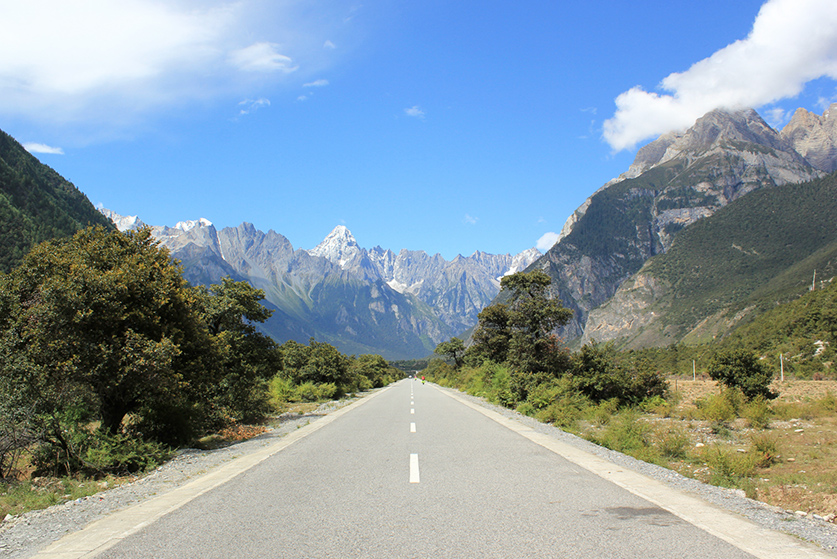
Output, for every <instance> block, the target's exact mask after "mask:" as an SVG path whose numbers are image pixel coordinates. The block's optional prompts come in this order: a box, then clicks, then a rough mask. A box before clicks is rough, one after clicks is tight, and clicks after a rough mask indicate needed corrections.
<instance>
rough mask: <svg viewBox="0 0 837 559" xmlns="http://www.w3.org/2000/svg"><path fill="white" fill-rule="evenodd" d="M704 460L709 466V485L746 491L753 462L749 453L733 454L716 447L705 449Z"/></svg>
mask: <svg viewBox="0 0 837 559" xmlns="http://www.w3.org/2000/svg"><path fill="white" fill-rule="evenodd" d="M704 459H705V460H706V464H707V465H708V466H709V470H710V472H711V473H710V478H709V483H711V484H712V485H718V486H720V487H731V488H739V489H746V488H747V486H748V485H749V484H748V483H747V482H748V481H749V478H750V476H751V475H752V474H753V468H754V466H755V461H754V459H753V455H752V454H749V453H740V452H733V451H731V450H729V449H726V448H721V447H720V446H718V445H713V446H711V447H707V450H706V451H705V453H704Z"/></svg>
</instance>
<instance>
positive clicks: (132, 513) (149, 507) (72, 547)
mask: <svg viewBox="0 0 837 559" xmlns="http://www.w3.org/2000/svg"><path fill="white" fill-rule="evenodd" d="M392 386H393V385H392V384H391V385H389V386H387V387H385V388H383V389H382V390H379V391H378V392H375V393H372V394H369V395H367V396H364V397H363V398H361V399H359V400H358V401H356V402H352V403H351V404H349V405H348V406H344V407H342V408H340V409H338V410H335V411H333V412H331V413H328V414H326V415H325V416H323V417H321V418H319V419H317V420H316V421H314V422H312V423H309V424H308V425H306V426H304V427H300V428H299V429H297V430H296V431H293V432H291V433H288V434H287V435H284V436H282V438H280V439H279V440H278V441H276V442H275V443H273V444H271V445H269V446H266V447H264V448H263V449H261V450H257V451H255V452H251V453H249V454H245V455H244V456H241V457H239V458H235V459H233V460H231V461H229V462H227V463H225V464H223V465H221V466H218V467H217V468H215V469H214V470H211V471H210V472H209V473H207V474H204V475H203V476H201V477H199V478H196V479H194V480H192V481H190V482H189V483H187V484H185V485H181V486H180V487H177V488H175V489H172V490H171V491H169V492H167V493H164V494H162V495H159V496H157V497H152V498H150V499H147V500H145V501H142V502H141V503H138V504H136V505H133V506H131V507H128V508H126V509H123V510H120V511H117V512H115V513H113V514H110V515H108V516H105V517H103V518H100V519H98V520H95V521H93V522H91V523H90V524H88V525H87V526H85V527H84V528H82V529H81V530H78V531H76V532H72V533H70V534H67V535H66V536H64V537H63V538H61V539H59V540H57V541H55V542H53V543H51V544H50V545H48V546H47V547H45V548H44V549H43V550H41V551H39V552H38V553H36V554H35V555H33V556H32V558H33V559H47V558H49V559H83V558H88V557H95V556H96V555H98V554H99V553H102V552H103V551H105V550H106V549H109V548H111V547H113V546H114V545H116V544H117V543H119V542H120V541H121V540H123V539H124V538H126V537H128V536H130V535H131V534H134V533H136V532H138V531H139V530H141V529H142V528H144V527H146V526H148V525H149V524H151V523H153V522H155V521H156V520H159V519H160V518H161V517H163V516H165V515H167V514H169V513H170V512H173V511H175V510H177V509H179V508H180V507H182V506H183V505H185V504H186V503H188V502H189V501H192V500H193V499H195V498H197V497H200V496H201V495H203V494H204V493H206V492H208V491H211V490H212V489H215V488H216V487H218V486H220V485H222V484H224V483H226V482H228V481H229V480H231V479H233V478H234V477H236V476H237V475H239V474H242V473H244V472H245V471H247V470H249V469H250V468H252V467H253V466H256V465H257V464H259V463H261V462H262V461H264V460H266V459H267V458H269V457H271V456H272V455H274V454H276V453H277V452H280V451H281V450H284V449H285V448H287V447H288V446H290V445H292V444H293V443H295V442H296V441H298V440H300V439H302V438H304V437H307V436H308V435H310V434H311V433H314V432H315V431H318V430H319V429H322V428H323V427H325V426H326V425H328V424H329V423H331V422H332V421H334V420H335V419H337V418H338V417H340V416H342V415H344V414H346V413H348V412H350V411H352V410H354V409H356V408H357V407H359V406H361V405H363V404H365V403H366V402H368V401H369V400H371V399H372V398H374V397H375V396H378V395H379V394H381V393H383V392H385V391H387V390H389V389H390V388H391V387H392Z"/></svg>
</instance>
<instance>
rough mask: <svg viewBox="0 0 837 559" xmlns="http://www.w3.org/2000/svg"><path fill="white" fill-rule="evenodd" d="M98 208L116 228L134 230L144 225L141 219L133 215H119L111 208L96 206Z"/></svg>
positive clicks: (123, 230)
mask: <svg viewBox="0 0 837 559" xmlns="http://www.w3.org/2000/svg"><path fill="white" fill-rule="evenodd" d="M98 210H99V212H100V213H101V214H102V215H104V216H105V217H106V218H108V219H109V220H111V221H112V222H113V224H114V225H116V228H117V229H119V230H120V231H122V232H125V231H136V230H138V229H142V228H143V227H146V225H145V223H143V221H142V220H141V219H140V218H139V217H137V216H135V215H119V214H118V213H116V212H115V211H113V210H109V209H107V208H102V207H100V208H98Z"/></svg>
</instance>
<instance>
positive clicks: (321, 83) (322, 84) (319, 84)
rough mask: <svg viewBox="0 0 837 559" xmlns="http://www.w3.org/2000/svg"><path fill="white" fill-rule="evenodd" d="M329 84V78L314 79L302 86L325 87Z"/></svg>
mask: <svg viewBox="0 0 837 559" xmlns="http://www.w3.org/2000/svg"><path fill="white" fill-rule="evenodd" d="M327 85H328V80H314V81H312V82H308V83H304V84H302V87H325V86H327Z"/></svg>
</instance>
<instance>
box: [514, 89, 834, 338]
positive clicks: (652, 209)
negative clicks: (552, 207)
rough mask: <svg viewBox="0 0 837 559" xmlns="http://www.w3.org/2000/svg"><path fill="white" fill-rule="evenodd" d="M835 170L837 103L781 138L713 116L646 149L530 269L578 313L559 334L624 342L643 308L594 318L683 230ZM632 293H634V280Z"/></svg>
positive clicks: (756, 119) (753, 121) (740, 118)
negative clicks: (543, 275) (626, 328)
mask: <svg viewBox="0 0 837 559" xmlns="http://www.w3.org/2000/svg"><path fill="white" fill-rule="evenodd" d="M836 168H837V105H832V106H831V107H830V108H829V109H828V110H827V111H825V113H824V114H823V115H822V116H819V115H815V114H813V113H810V112H808V111H806V110H805V109H799V110H797V111H796V113H795V114H794V116H793V118H792V119H791V121H790V122H789V123H788V125H787V126H785V127H784V128H783V129H782V131H781V132H777V131H776V130H774V129H772V128H771V127H770V126H769V125H767V123H766V122H764V120H763V119H762V118H761V117H760V116H759V115H758V113H757V112H756V111H754V110H752V109H747V110H739V111H724V110H715V111H712V112H710V113H708V114H707V115H705V116H703V117H702V118H700V119H698V121H697V122H696V123H695V125H694V126H693V127H692V128H690V129H689V130H686V131H685V132H680V133H669V134H665V135H663V136H661V137H660V138H658V139H657V140H655V141H653V142H651V143H650V144H648V145H646V146H645V147H643V148H641V149H640V150H639V151H638V152H637V155H636V158H635V161H634V163H633V165H631V167H630V168H629V170H628V171H627V172H626V173H624V174H622V175H621V176H619V177H617V178H616V179H613V180H612V181H610V182H608V183H607V184H605V185H604V186H603V187H602V188H600V189H599V190H598V191H596V192H595V193H594V194H593V195H592V196H590V198H588V199H587V200H586V201H585V202H584V203H583V204H582V205H581V206H580V207H579V208H578V210H576V212H574V214H573V215H571V216H570V217H569V218H568V219H567V222H566V224H565V226H564V228H563V230H562V232H561V236H560V238H559V240H558V242H557V243H556V244H555V245H554V246H553V247H552V248H551V249H550V250H549V251H548V252H547V253H546V254H545V255H544V256H543V257H542V258H540V259H539V260H538V261H537V262H535V263H534V264H533V265H532V267H537V268H540V269H543V270H545V271H546V272H547V273H548V274H549V275H550V276H551V277H552V278H553V287H552V290H553V294H554V295H556V296H558V297H560V298H561V300H562V301H563V302H564V304H565V305H566V306H568V307H569V308H571V309H573V311H574V313H575V314H574V318H573V321H572V322H571V323H570V324H569V325H568V326H567V327H565V328H564V329H563V331H562V334H563V335H564V336H565V338H566V339H568V340H575V341H577V342H582V341H589V340H590V339H596V340H597V341H606V340H609V339H618V338H620V337H622V335H623V333H620V332H621V328H620V327H619V326H617V324H623V325H625V324H630V325H636V324H637V323H639V322H642V321H643V320H645V319H646V318H647V317H645V316H644V312H645V311H644V308H645V307H644V306H643V305H638V306H637V305H635V304H623V305H611V309H613V308H616V307H618V308H620V309H621V311H620V313H618V315H612V316H610V318H603V317H602V316H601V315H597V316H596V317H595V320H593V321H592V322H589V321H588V317H590V315H591V312H592V313H595V309H597V308H598V307H600V306H601V305H603V304H604V303H605V302H607V301H609V300H610V299H611V298H612V297H613V296H614V295H615V294H616V293H617V290H618V289H619V288H620V286H622V285H623V283H625V282H626V280H628V279H629V278H631V277H632V276H634V274H636V273H637V272H638V271H639V270H640V269H641V268H642V266H643V265H644V264H645V262H646V261H648V259H649V258H652V257H653V256H655V255H657V254H662V253H664V252H665V251H667V250H668V249H669V248H670V247H671V244H672V242H673V241H674V238H675V234H676V233H677V232H678V231H680V230H682V229H683V228H685V227H688V226H690V225H691V224H693V223H695V222H696V221H697V220H699V219H701V218H705V217H708V216H711V215H713V214H714V213H715V212H716V211H717V210H719V209H720V208H722V207H724V206H726V205H727V204H728V203H730V202H731V201H733V200H737V199H739V198H741V197H742V196H745V195H746V194H748V193H750V192H754V191H756V190H760V189H762V188H772V187H781V186H782V185H785V184H789V183H799V182H805V181H809V180H812V179H815V178H818V177H822V176H824V175H825V174H827V173H829V172H831V171H833V170H835V169H836ZM637 281H638V282H639V285H641V286H643V287H644V290H643V291H642V292H643V294H644V295H643V297H645V296H648V293H652V292H653V291H654V285H655V284H654V283H653V282H651V283H648V282H649V281H650V280H649V278H639V279H638V280H637ZM630 285H631V287H632V289H634V293H636V289H635V287H636V285H637V284H636V282H631V283H630ZM501 297H502V295H501ZM635 302H636V301H634V303H635ZM632 313H635V314H632ZM609 321H612V322H609ZM594 331H595V332H594ZM674 341H677V340H674Z"/></svg>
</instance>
